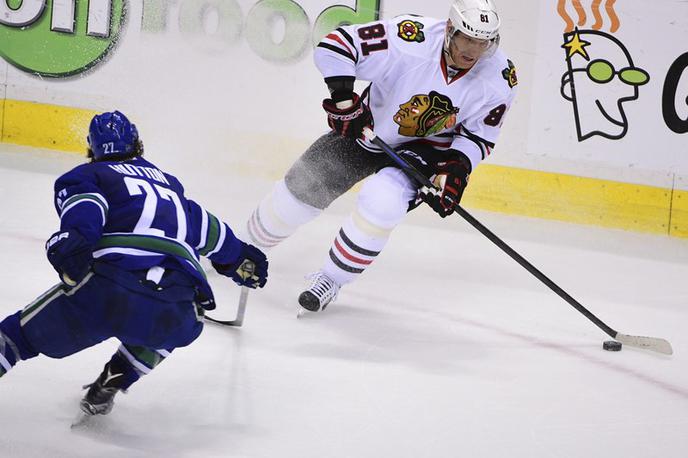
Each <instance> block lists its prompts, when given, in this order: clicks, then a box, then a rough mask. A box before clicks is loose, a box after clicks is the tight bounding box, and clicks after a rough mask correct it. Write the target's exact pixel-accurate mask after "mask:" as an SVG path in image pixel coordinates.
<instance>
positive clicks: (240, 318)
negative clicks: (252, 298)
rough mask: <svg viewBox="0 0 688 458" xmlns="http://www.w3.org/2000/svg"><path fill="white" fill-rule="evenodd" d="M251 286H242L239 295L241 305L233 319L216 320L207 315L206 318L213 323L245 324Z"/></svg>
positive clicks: (225, 324) (223, 324) (224, 324)
mask: <svg viewBox="0 0 688 458" xmlns="http://www.w3.org/2000/svg"><path fill="white" fill-rule="evenodd" d="M248 292H249V288H248V287H246V286H242V287H241V294H240V295H239V307H238V308H237V316H236V318H235V319H233V320H216V319H215V318H211V317H209V316H208V315H206V316H205V317H204V318H205V319H206V320H207V321H210V322H211V323H215V324H219V325H222V326H234V327H240V326H241V325H242V324H244V313H245V312H246V302H247V301H248Z"/></svg>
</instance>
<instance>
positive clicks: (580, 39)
mask: <svg viewBox="0 0 688 458" xmlns="http://www.w3.org/2000/svg"><path fill="white" fill-rule="evenodd" d="M561 47H562V48H564V50H566V64H567V65H568V70H567V71H566V73H564V74H563V75H562V77H561V95H562V97H564V98H565V99H566V100H568V101H569V102H571V103H572V104H573V113H574V117H575V120H576V130H577V133H578V141H579V142H582V141H584V140H587V139H588V138H590V137H592V136H594V135H599V136H601V137H605V138H608V139H612V140H617V139H620V138H623V137H624V136H625V135H626V133H627V132H628V119H627V117H626V112H625V111H624V108H623V104H624V103H626V102H630V101H632V100H636V99H637V98H638V96H639V89H638V88H639V87H640V86H642V85H644V84H647V83H648V82H649V81H650V75H649V74H648V73H647V72H646V71H645V70H643V69H642V68H639V67H636V66H635V64H634V63H633V59H632V57H631V54H630V53H629V52H628V50H627V49H626V47H625V46H624V45H623V44H622V43H621V42H620V41H619V40H618V39H616V38H615V37H613V36H612V35H609V34H607V33H605V32H601V31H599V30H578V29H575V30H573V31H571V32H568V33H565V34H564V44H563V45H562V46H561Z"/></svg>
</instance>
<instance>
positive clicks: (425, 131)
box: [394, 91, 459, 137]
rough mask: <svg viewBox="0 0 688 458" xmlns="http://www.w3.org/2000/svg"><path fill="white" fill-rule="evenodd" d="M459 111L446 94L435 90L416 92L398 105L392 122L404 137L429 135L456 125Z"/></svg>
mask: <svg viewBox="0 0 688 458" xmlns="http://www.w3.org/2000/svg"><path fill="white" fill-rule="evenodd" d="M458 112H459V109H458V108H455V107H454V105H453V104H452V101H451V99H450V98H449V97H447V96H446V95H442V94H440V93H438V92H435V91H430V94H427V95H425V94H418V95H414V96H413V97H411V100H409V101H408V102H405V103H403V104H401V105H399V111H397V113H396V114H395V115H394V122H395V123H397V124H399V134H400V135H403V136H405V137H429V136H431V135H435V134H436V133H437V132H439V131H441V130H444V129H451V128H453V127H454V126H455V125H456V114H457V113H458Z"/></svg>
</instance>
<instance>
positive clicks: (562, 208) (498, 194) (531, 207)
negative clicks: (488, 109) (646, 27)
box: [0, 99, 688, 238]
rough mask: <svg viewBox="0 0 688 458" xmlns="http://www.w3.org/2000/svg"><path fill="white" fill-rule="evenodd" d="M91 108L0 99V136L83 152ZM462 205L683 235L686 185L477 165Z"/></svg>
mask: <svg viewBox="0 0 688 458" xmlns="http://www.w3.org/2000/svg"><path fill="white" fill-rule="evenodd" d="M96 113H97V111H93V110H87V109H80V108H72V107H65V106H58V105H47V104H41V103H34V102H25V101H20V100H10V99H7V100H3V103H0V139H1V141H2V142H6V143H16V144H20V145H26V146H33V147H38V148H49V149H56V150H61V151H67V152H72V153H77V154H84V152H85V151H86V135H87V129H88V127H87V126H88V123H89V121H90V120H91V118H92V117H93V115H94V114H96ZM462 203H463V204H465V205H466V208H478V209H483V210H490V211H496V212H500V213H507V214H513V215H522V216H530V217H536V218H544V219H554V220H559V221H566V222H573V223H580V224H591V225H596V226H603V227H610V228H619V229H625V230H631V231H638V232H647V233H653V234H665V235H671V236H675V237H685V238H688V191H678V190H674V191H673V192H672V190H671V189H665V188H658V187H654V186H646V185H635V184H629V183H622V182H616V181H608V180H599V179H595V178H586V177H578V176H573V175H565V174H560V173H552V172H541V171H536V170H529V169H522V168H516V167H505V166H498V165H492V164H481V165H480V167H478V168H477V169H476V171H475V172H474V173H473V174H472V175H471V182H470V186H469V187H468V188H467V189H466V194H465V195H464V198H463V201H462Z"/></svg>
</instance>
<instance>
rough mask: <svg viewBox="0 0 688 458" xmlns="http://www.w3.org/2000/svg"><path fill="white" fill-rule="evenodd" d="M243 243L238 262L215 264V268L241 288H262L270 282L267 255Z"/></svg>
mask: <svg viewBox="0 0 688 458" xmlns="http://www.w3.org/2000/svg"><path fill="white" fill-rule="evenodd" d="M241 243H242V244H243V245H242V247H241V251H240V252H239V257H238V258H237V260H236V261H234V262H233V263H231V264H218V263H216V262H213V263H212V264H213V267H214V268H215V270H217V272H218V273H220V274H222V275H224V276H226V277H230V278H231V279H232V280H234V281H235V282H236V284H238V285H240V286H248V287H249V288H254V289H255V288H262V287H263V286H265V283H266V282H267V281H268V259H267V258H266V257H265V253H263V252H262V251H260V250H259V249H258V248H256V247H254V246H253V245H249V244H247V243H244V242H241Z"/></svg>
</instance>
